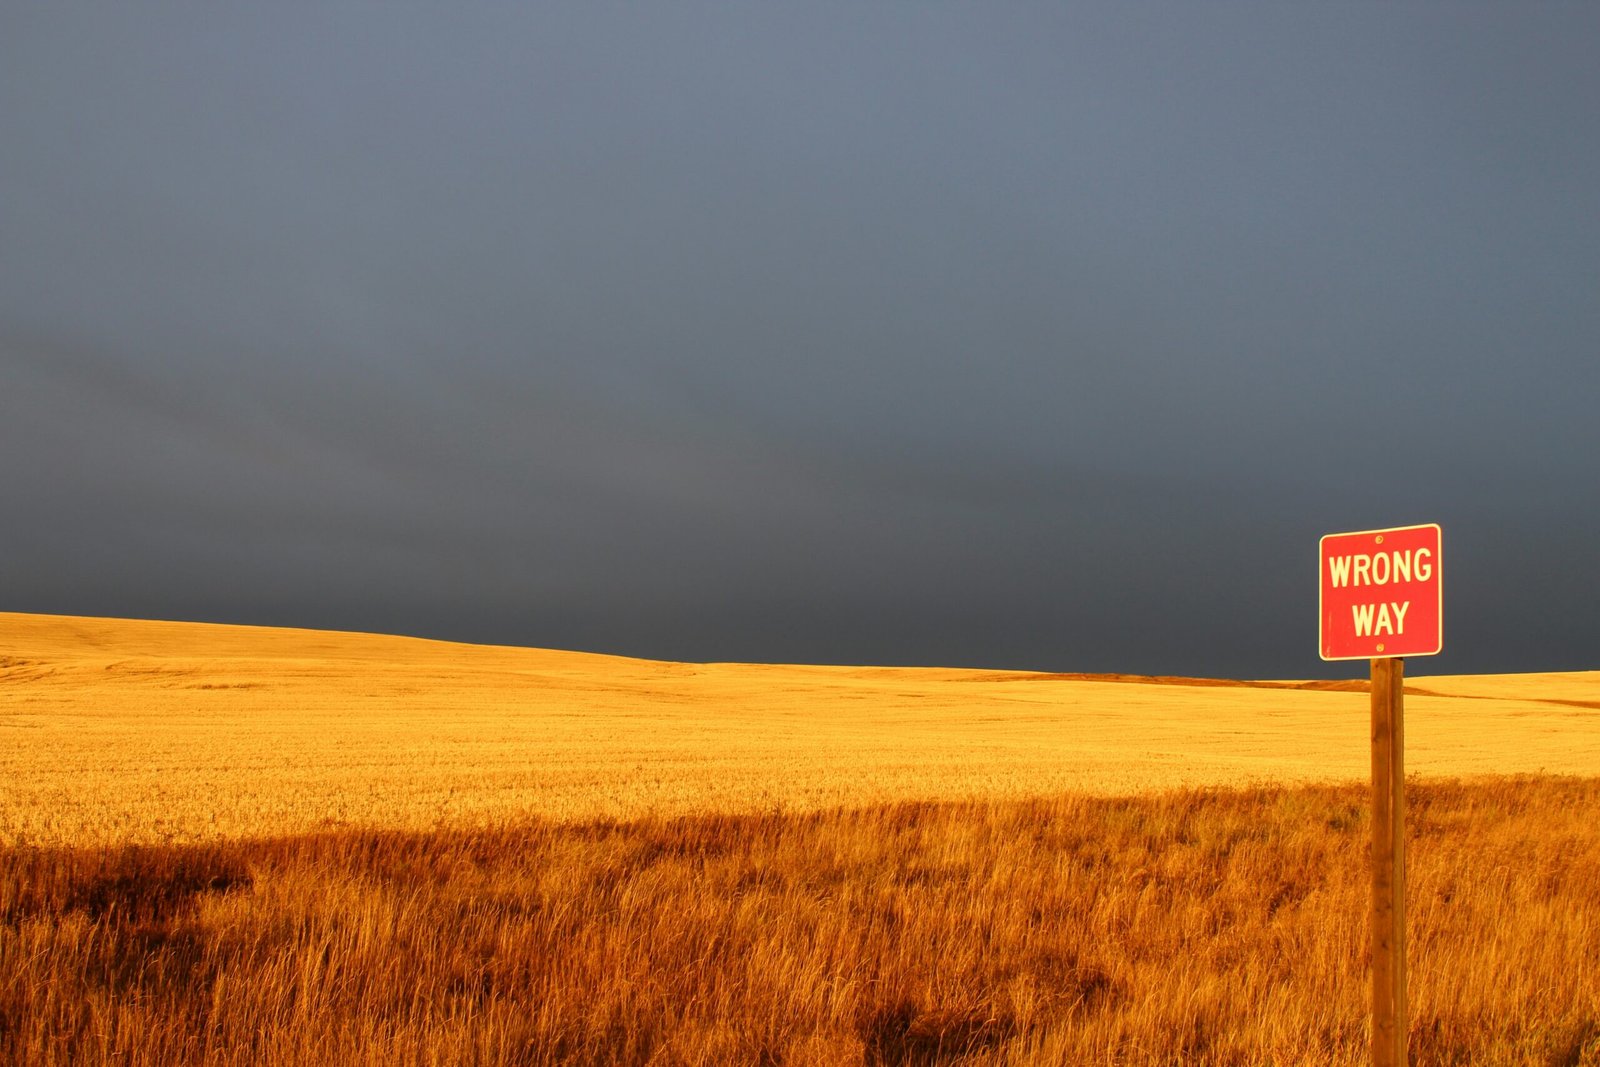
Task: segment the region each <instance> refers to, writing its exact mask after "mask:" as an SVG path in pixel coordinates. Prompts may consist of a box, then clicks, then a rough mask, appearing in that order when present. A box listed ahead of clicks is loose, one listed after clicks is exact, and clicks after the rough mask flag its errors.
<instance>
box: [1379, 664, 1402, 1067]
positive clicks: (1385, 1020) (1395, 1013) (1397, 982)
mask: <svg viewBox="0 0 1600 1067" xmlns="http://www.w3.org/2000/svg"><path fill="white" fill-rule="evenodd" d="M1405 662H1406V661H1405V660H1403V659H1394V658H1384V659H1374V660H1373V661H1372V1062H1373V1064H1374V1067H1405V1063H1406V903H1405V901H1406V830H1405V827H1406V791H1405V790H1406V775H1405V751H1406V745H1405V686H1404V681H1405Z"/></svg>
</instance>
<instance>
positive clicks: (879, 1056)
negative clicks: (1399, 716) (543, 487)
mask: <svg viewBox="0 0 1600 1067" xmlns="http://www.w3.org/2000/svg"><path fill="white" fill-rule="evenodd" d="M1410 802H1411V807H1410V812H1409V832H1410V840H1409V842H1408V848H1409V854H1408V855H1409V860H1410V895H1409V901H1408V907H1409V917H1410V936H1411V944H1410V958H1411V966H1412V975H1411V989H1412V1011H1411V1019H1410V1026H1411V1040H1412V1047H1413V1049H1414V1056H1415V1062H1417V1063H1419V1064H1524V1063H1527V1064H1551V1065H1595V1064H1600V780H1593V779H1558V778H1537V779H1534V778H1520V779H1503V780H1494V781H1487V782H1477V783H1471V784H1461V783H1428V784H1414V785H1413V786H1412V787H1411V790H1410ZM1368 831H1369V827H1368V823H1367V817H1366V795H1365V791H1364V790H1362V789H1359V788H1355V787H1343V788H1336V787H1328V788H1309V789H1268V790H1253V791H1232V792H1224V791H1200V792H1195V791H1191V792H1179V793H1169V794H1163V795H1157V796H1149V797H1145V798H1138V799H1121V800H1113V799H1090V798H1085V797H1077V796H1066V797H1060V798H1054V799H1049V800H1036V801H1012V802H1004V803H1001V802H994V803H967V804H931V803H929V804H904V805H894V806H886V807H878V808H872V809H867V810H854V811H835V812H827V813H820V814H800V815H785V814H782V813H773V814H768V815H761V816H732V815H707V816H704V817H690V818H675V819H649V820H642V821H631V822H621V821H599V822H593V823H589V824H585V825H562V824H556V823H529V824H526V825H518V826H507V827H504V828H501V829H497V830H494V831H478V832H470V833H469V832H451V831H441V832H436V833H432V834H427V833H421V834H417V833H398V832H394V833H385V832H357V831H340V832H332V833H328V834H323V835H316V836H300V837H292V838H283V839H276V840H259V841H241V842H236V843H213V844H204V845H190V846H146V847H126V848H118V849H108V850H62V849H45V848H37V847H18V848H10V849H6V850H3V851H0V1062H4V1063H8V1064H10V1063H18V1064H40V1065H54V1064H61V1065H68V1064H71V1065H84V1067H93V1065H99V1064H113V1063H115V1064H132V1065H152V1067H154V1065H161V1067H168V1065H183V1064H240V1065H244V1064H303V1065H308V1067H310V1065H315V1067H334V1065H342V1064H386V1065H387V1064H400V1065H403V1064H418V1065H421V1064H502V1063H504V1064H557V1063H573V1064H590V1063H593V1064H635V1063H652V1064H706V1065H712V1064H717V1065H721V1064H798V1065H813V1064H814V1065H819V1067H827V1065H831V1064H945V1063H950V1064H954V1063H965V1064H1023V1063H1027V1064H1074V1065H1076V1064H1110V1063H1125V1064H1135V1063H1137V1064H1145V1063H1148V1064H1166V1063H1193V1064H1299V1063H1311V1064H1322V1063H1356V1062H1360V1061H1362V1060H1363V1059H1364V1057H1365V1056H1366V1030H1365V1027H1366V1011H1367V1003H1366V998H1367V980H1368V979H1367V968H1366V955H1365V954H1366V943H1367V928H1366V921H1367V920H1366V913H1367V899H1368V898H1367V894H1368V881H1367V859H1366V848H1367V841H1368Z"/></svg>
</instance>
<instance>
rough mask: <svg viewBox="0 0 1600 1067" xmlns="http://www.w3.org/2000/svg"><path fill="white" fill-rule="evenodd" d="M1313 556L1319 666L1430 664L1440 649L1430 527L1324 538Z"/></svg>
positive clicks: (1435, 535)
mask: <svg viewBox="0 0 1600 1067" xmlns="http://www.w3.org/2000/svg"><path fill="white" fill-rule="evenodd" d="M1320 556H1321V567H1322V580H1321V585H1320V589H1321V596H1320V597H1319V600H1320V602H1321V604H1320V607H1321V611H1320V614H1321V616H1322V628H1321V637H1322V641H1321V644H1322V658H1323V659H1328V660H1334V659H1379V658H1384V657H1397V656H1432V655H1435V654H1436V653H1437V652H1438V651H1439V649H1440V648H1442V647H1444V595H1443V593H1442V591H1441V590H1442V583H1441V581H1440V578H1439V526H1438V524H1437V523H1428V524H1427V525H1425V526H1401V527H1398V528H1396V529H1393V530H1361V531H1359V532H1357V533H1342V534H1328V535H1327V536H1326V537H1324V538H1323V539H1322V542H1321V551H1320Z"/></svg>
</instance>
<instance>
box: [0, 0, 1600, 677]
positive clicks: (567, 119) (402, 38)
mask: <svg viewBox="0 0 1600 1067" xmlns="http://www.w3.org/2000/svg"><path fill="white" fill-rule="evenodd" d="M1597 45H1600V5H1596V4H1592V3H1575V4H1570V5H1555V4H1551V5H1540V4H1524V3H1516V4H1513V3H1505V4H1497V5H1491V6H1476V5H1472V4H1466V3H1452V4H1428V5H1421V4H1415V5H1412V4H1392V3H1384V4H1371V5H1344V4H1339V5H1335V4H1302V3H1288V2H1284V3H1272V4H1221V3H1218V4H1210V3H1207V4H1194V3H1176V4H1171V5H1159V4H1146V3H1122V2H1118V3H1106V4H1095V5H1086V4H1058V5H996V4H971V5H959V6H957V5H944V4H903V5H889V4H856V3H849V4H838V5H833V4H822V3H804V4H793V5H773V4H729V5H725V6H721V5H719V6H703V5H699V4H665V5H609V4H594V3H575V4H571V5H555V4H536V5H487V4H477V3H473V4H441V5H438V6H437V7H429V8H424V7H416V6H410V5H392V4H381V5H380V4H372V5H351V4H333V5H285V4H260V5H253V6H250V7H248V8H242V9H240V8H228V9H223V8H222V7H221V6H218V5H199V4H195V5H183V6H162V5H157V4H138V5H121V4H98V5H93V4H81V5H80V4H65V3H63V4H56V3H51V4H43V3H40V4H23V3H7V4H5V5H4V6H3V7H0V609H10V610H21V611H35V612H59V613H73V614H96V615H128V616H148V617H162V618H181V619H201V620H213V621H227V622H251V623H269V624H286V625H300V626H312V627H330V628H341V629H361V630H376V631H386V632H399V633H413V634H420V635H424V636H433V637H445V638H455V639H463V640H475V641H492V642H503V643H512V644H534V645H545V646H554V647H563V648H580V649H588V650H594V651H605V652H618V653H626V654H631V655H640V656H652V657H663V658H673V659H689V660H750V659H754V660H786V661H811V662H840V663H899V664H950V665H976V666H989V667H1022V668H1035V669H1043V670H1069V671H1130V672H1141V673H1190V674H1202V675H1218V676H1255V677H1329V676H1347V675H1350V674H1352V673H1360V672H1361V671H1364V670H1365V664H1355V665H1337V664H1324V663H1322V662H1321V661H1320V660H1319V659H1318V657H1317V607H1316V605H1317V575H1316V568H1317V562H1316V558H1317V539H1318V537H1319V536H1320V535H1322V534H1324V533H1329V532H1334V531H1342V530H1359V529H1367V528H1373V527H1381V526H1391V525H1404V524H1409V523H1417V522H1438V523H1440V524H1441V526H1442V527H1443V532H1444V575H1445V651H1444V654H1443V655H1441V656H1439V657H1436V658H1434V659H1432V660H1429V661H1419V662H1416V663H1414V664H1413V665H1412V667H1411V668H1410V669H1411V671H1412V672H1413V673H1438V672H1444V671H1463V672H1465V671H1502V670H1534V669H1594V668H1600V479H1597V477H1596V474H1597V468H1600V62H1596V58H1595V57H1596V47H1597Z"/></svg>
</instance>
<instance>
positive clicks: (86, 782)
mask: <svg viewBox="0 0 1600 1067" xmlns="http://www.w3.org/2000/svg"><path fill="white" fill-rule="evenodd" d="M1308 654H1309V647H1308ZM1410 666H1411V665H1408V668H1409V667H1410ZM1414 673H1415V671H1414V670H1409V669H1408V674H1414ZM1412 684H1413V686H1414V687H1415V689H1416V691H1415V692H1414V695H1413V696H1412V697H1411V698H1409V699H1408V700H1407V706H1406V716H1407V730H1406V733H1407V767H1408V768H1409V769H1410V770H1411V771H1412V772H1413V773H1416V774H1420V775H1424V776H1433V777H1441V776H1445V777H1456V776H1470V775H1476V774H1484V773H1505V772H1530V773H1536V772H1540V771H1545V772H1550V773H1559V774H1596V773H1600V714H1597V713H1596V708H1597V707H1600V672H1585V673H1575V674H1568V675H1543V676H1520V677H1507V678H1481V679H1480V678H1428V677H1417V678H1413V679H1412ZM1345 688H1348V686H1346V687H1345ZM1430 694H1440V695H1430ZM1367 759H1368V743H1367V710H1366V702H1365V701H1364V700H1363V699H1362V698H1361V697H1360V696H1359V695H1357V694H1355V693H1352V692H1348V691H1345V692H1341V691H1337V690H1334V691H1329V690H1328V689H1327V688H1326V687H1319V688H1309V689H1291V688H1262V687H1260V686H1259V685H1256V686H1240V685H1219V684H1208V685H1197V684H1141V683H1138V682H1134V683H1129V682H1127V681H1110V680H1105V679H1093V678H1090V679H1086V678H1083V677H1072V676H1061V675H1040V674H1027V673H1022V672H994V671H972V670H946V669H884V668H878V669H874V668H845V667H832V668H829V667H801V666H783V665H767V664H684V663H658V662H652V661H645V660H631V659H621V658H617V657H608V656H592V655H584V654H581V653H571V652H551V651H546V650H540V649H526V648H494V647H485V646H473V645H458V644H449V643H445V642H439V641H419V640H415V639H409V638H399V637H385V636H379V635H371V634H340V633H324V632H317V631H305V630H276V629H264V628H258V627H238V626H202V625H195V624H185V623H161V622H147V621H130V620H115V619H82V618H69V617H61V616H47V615H17V614H5V613H0V844H8V843H9V844H17V843H22V842H27V843H31V844H37V845H47V846H52V847H54V846H74V845H88V844H120V843H146V844H150V843H162V842H174V843H176V842H195V841H227V840H236V839H239V838H243V837H264V836H275V835H288V834H303V833H311V832H317V831H320V830H326V829H335V828H366V829H406V830H416V831H423V830H433V829H441V828H457V829H466V828H473V827H489V826H497V825H502V824H504V823H506V822H507V821H516V820H519V819H522V818H525V817H527V816H529V815H537V816H540V817H548V818H553V819H557V820H563V821H575V822H587V821H592V820H594V819H596V818H616V819H633V818H640V817H646V816H655V817H669V816H676V815H694V814H701V813H707V812H728V813H741V814H749V813H754V812H762V811H769V810H773V809H781V810H784V811H789V812H805V811H825V810H832V809H836V808H839V807H864V806H869V805H874V804H883V803H897V802H905V801H916V802H920V801H928V800H979V801H988V800H996V799H1026V798H1027V797H1031V796H1040V795H1053V794H1058V793H1063V792H1087V793H1095V794H1099V795H1135V794H1139V793H1142V792H1147V791H1149V790H1166V789H1173V788H1183V787H1200V786H1214V785H1229V786H1245V785H1282V784H1292V783H1302V784H1304V783H1318V782H1335V781H1360V780H1364V779H1365V778H1366V776H1367V773H1368V766H1367Z"/></svg>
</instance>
